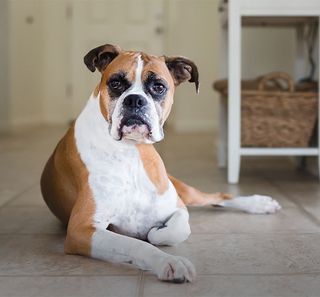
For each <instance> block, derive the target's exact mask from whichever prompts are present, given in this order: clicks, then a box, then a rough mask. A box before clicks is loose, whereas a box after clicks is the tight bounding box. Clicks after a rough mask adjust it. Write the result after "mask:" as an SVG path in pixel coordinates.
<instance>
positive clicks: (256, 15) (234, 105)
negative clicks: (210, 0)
mask: <svg viewBox="0 0 320 297" xmlns="http://www.w3.org/2000/svg"><path fill="white" fill-rule="evenodd" d="M248 17H250V18H248ZM266 17H273V18H266ZM281 17H290V18H288V19H284V18H282V19H281ZM309 17H316V18H317V19H318V20H320V0H229V5H228V13H227V16H226V19H227V22H228V34H227V32H225V33H223V34H220V35H221V40H220V45H221V48H222V50H221V51H220V52H221V55H225V56H224V57H221V59H220V61H227V62H228V67H227V69H228V79H229V87H228V88H229V89H228V94H229V98H228V104H225V103H224V102H223V100H220V137H219V144H218V163H219V166H220V167H225V166H226V161H228V182H229V183H238V181H239V173H240V161H241V156H317V157H318V168H319V176H320V144H318V147H317V148H251V147H250V148H245V147H241V142H240V140H241V135H240V131H241V126H240V125H241V109H240V107H241V96H240V92H241V88H240V81H241V20H243V23H244V24H248V25H250V24H251V25H255V24H259V22H263V23H264V24H265V25H267V24H268V22H270V24H271V25H290V24H291V23H292V25H295V26H296V28H297V34H296V37H297V38H296V42H297V53H296V55H297V57H296V64H295V69H296V74H295V76H296V78H301V77H302V76H303V74H302V75H301V69H303V68H304V67H302V65H304V53H303V46H302V30H301V27H299V26H297V24H301V23H304V22H308V19H309ZM284 20H285V21H284ZM299 28H300V29H299ZM223 31H227V30H223V29H222V32H223ZM319 32H320V30H319ZM319 32H318V33H319ZM319 36H320V33H319ZM318 40H319V41H320V38H319V39H318ZM226 48H228V54H227V51H226V50H225V49H226ZM223 49H224V50H223ZM319 56H320V46H319ZM224 68H225V65H223V64H221V67H220V75H222V76H221V77H225V76H224V74H226V73H224V72H226V71H225V70H224ZM319 68H320V67H319V65H318V71H319V73H320V70H319ZM319 77H320V75H319ZM319 119H320V104H319ZM318 130H319V137H318V139H319V140H320V129H318ZM318 143H320V141H318ZM226 151H228V154H227V155H226ZM227 157H228V158H227Z"/></svg>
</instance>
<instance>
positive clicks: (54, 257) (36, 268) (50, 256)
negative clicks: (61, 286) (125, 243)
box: [0, 234, 139, 276]
mask: <svg viewBox="0 0 320 297" xmlns="http://www.w3.org/2000/svg"><path fill="white" fill-rule="evenodd" d="M0 242H1V244H0V276H19V275H20V276H41V275H42V276H53V275H55V276H57V275H60V276H62V275H119V274H121V275H127V274H138V273H139V271H138V270H136V269H130V268H127V267H125V266H120V265H113V264H110V263H106V262H103V261H98V260H94V259H90V258H86V257H81V256H73V255H65V254H64V253H63V243H64V235H31V234H30V235H29V234H28V235H0Z"/></svg>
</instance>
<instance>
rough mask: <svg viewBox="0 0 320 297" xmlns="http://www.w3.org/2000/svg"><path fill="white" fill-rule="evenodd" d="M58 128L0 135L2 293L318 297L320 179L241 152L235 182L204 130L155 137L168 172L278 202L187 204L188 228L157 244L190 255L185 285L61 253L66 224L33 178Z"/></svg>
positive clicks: (283, 162)
mask: <svg viewBox="0 0 320 297" xmlns="http://www.w3.org/2000/svg"><path fill="white" fill-rule="evenodd" d="M64 130H65V128H63V127H36V128H33V129H29V130H25V131H17V132H14V133H12V134H10V135H6V136H1V137H0V297H9V296H15V297H27V296H39V297H42V296H43V297H45V296H48V297H49V296H50V297H54V296H59V297H60V296H77V297H81V296H90V297H94V296H110V297H116V296H125V297H131V296H133V297H135V296H145V297H150V296H161V297H162V296H165V297H171V296H172V297H174V296H183V297H187V296H195V297H202V296H211V297H212V296H228V297H229V296H230V297H231V296H234V297H249V296H256V297H267V296H268V297H269V296H283V297H285V296H288V297H296V296H299V297H301V296H315V297H319V296H320V186H319V183H318V181H317V178H316V177H314V176H311V175H309V174H308V173H306V172H298V171H296V170H295V167H294V164H293V162H291V161H290V160H288V159H285V158H281V159H245V160H244V161H243V162H242V172H241V183H240V184H239V185H233V186H231V185H228V184H227V183H226V172H225V170H219V169H218V168H217V166H216V160H215V152H214V141H213V137H212V135H211V134H210V133H203V134H187V135H186V134H184V135H177V134H173V133H168V134H167V137H166V140H165V141H164V142H163V143H161V144H160V145H158V149H159V151H160V153H161V154H162V156H163V159H164V160H165V163H166V165H167V169H168V171H169V172H170V173H171V174H173V175H176V176H178V177H180V178H182V179H183V180H185V181H186V182H189V183H191V184H193V185H195V186H197V187H200V188H201V189H203V190H206V191H229V192H232V193H233V194H243V195H246V194H253V193H260V194H268V195H271V196H273V197H274V198H276V199H278V200H279V202H280V203H281V204H282V206H283V209H282V210H281V211H280V212H279V213H277V214H276V215H249V214H244V213H238V212H231V211H228V212H226V211H223V210H221V209H212V208H202V209H199V208H193V209H190V213H191V226H192V232H193V233H192V235H191V237H190V238H189V239H188V240H187V242H185V243H183V244H181V245H179V246H178V247H175V248H169V247H168V248H164V250H166V251H168V252H171V253H173V254H178V255H183V256H186V257H188V258H189V259H190V260H192V261H193V263H194V264H195V266H196V268H197V272H198V278H197V280H196V282H195V283H192V284H182V285H178V284H168V283H162V282H159V281H157V279H156V278H155V277H154V276H152V275H150V274H149V273H144V272H141V271H137V270H134V269H128V268H125V267H122V266H116V265H111V264H108V263H103V262H100V261H96V260H92V259H87V258H83V257H79V256H67V255H64V254H63V241H64V234H65V230H64V229H63V228H62V227H61V226H60V224H59V222H58V221H57V220H56V219H55V218H54V217H53V215H51V214H50V212H49V211H48V209H47V208H46V206H45V205H44V203H43V202H42V199H41V195H40V191H39V176H40V173H41V170H42V167H43V165H44V162H45V161H46V159H47V158H48V156H49V154H50V153H51V152H52V150H53V148H54V145H55V144H56V142H57V140H58V139H59V138H60V137H61V135H62V134H63V132H64Z"/></svg>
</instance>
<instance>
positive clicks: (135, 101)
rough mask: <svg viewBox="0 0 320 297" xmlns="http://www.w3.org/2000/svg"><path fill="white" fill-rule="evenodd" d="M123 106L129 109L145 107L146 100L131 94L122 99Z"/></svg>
mask: <svg viewBox="0 0 320 297" xmlns="http://www.w3.org/2000/svg"><path fill="white" fill-rule="evenodd" d="M123 104H124V105H125V106H126V107H129V108H140V107H142V106H145V105H147V99H146V98H144V97H143V96H140V95H135V94H132V95H129V96H127V97H126V98H125V99H124V101H123Z"/></svg>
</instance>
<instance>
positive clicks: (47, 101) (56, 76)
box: [42, 0, 73, 124]
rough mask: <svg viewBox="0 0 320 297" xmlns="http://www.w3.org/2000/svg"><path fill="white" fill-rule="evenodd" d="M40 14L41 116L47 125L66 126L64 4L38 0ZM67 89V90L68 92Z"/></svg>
mask: <svg viewBox="0 0 320 297" xmlns="http://www.w3.org/2000/svg"><path fill="white" fill-rule="evenodd" d="M42 1H43V14H44V30H45V34H44V46H43V51H44V53H45V57H46V58H45V60H44V63H43V77H44V102H43V104H44V105H43V115H44V118H45V121H46V122H47V123H51V124H57V123H66V122H67V121H68V120H70V119H71V116H72V111H71V94H69V95H70V96H68V94H67V89H66V88H67V86H68V85H69V87H70V83H71V71H72V67H71V65H72V62H73V61H72V57H71V50H70V48H71V44H70V43H71V41H70V34H71V24H70V18H67V16H66V13H67V6H68V2H67V1H64V0H54V1H50V0H42ZM70 91H71V90H70V89H69V92H70Z"/></svg>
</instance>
